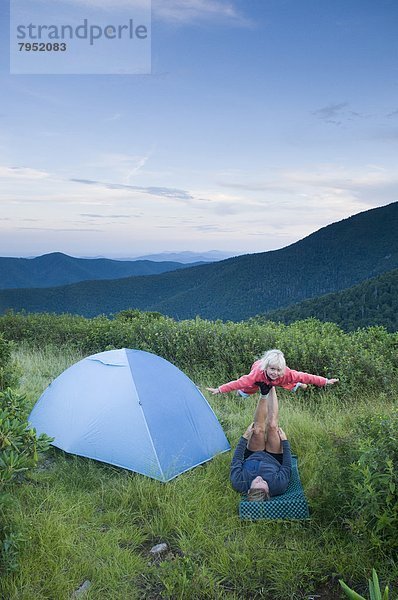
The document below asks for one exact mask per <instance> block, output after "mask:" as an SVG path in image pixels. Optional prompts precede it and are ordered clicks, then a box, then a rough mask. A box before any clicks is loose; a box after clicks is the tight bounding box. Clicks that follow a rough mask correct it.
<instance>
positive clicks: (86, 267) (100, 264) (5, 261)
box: [0, 252, 187, 289]
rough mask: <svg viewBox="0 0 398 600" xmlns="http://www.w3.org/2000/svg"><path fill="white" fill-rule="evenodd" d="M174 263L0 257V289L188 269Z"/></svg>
mask: <svg viewBox="0 0 398 600" xmlns="http://www.w3.org/2000/svg"><path fill="white" fill-rule="evenodd" d="M186 266H187V265H186V264H182V263H179V262H174V261H165V262H154V261H150V260H133V261H122V260H110V259H108V258H75V257H73V256H68V255H67V254H62V252H52V253H51V254H44V255H43V256H37V257H36V258H12V257H0V289H11V288H42V287H51V286H55V285H57V286H58V285H66V284H70V283H76V282H78V281H90V280H93V279H118V278H119V277H128V276H132V275H153V274H159V273H165V272H166V271H174V270H175V269H183V268H186Z"/></svg>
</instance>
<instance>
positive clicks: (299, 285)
mask: <svg viewBox="0 0 398 600" xmlns="http://www.w3.org/2000/svg"><path fill="white" fill-rule="evenodd" d="M397 231H398V203H397V202H395V203H392V204H389V205H387V206H383V207H380V208H375V209H371V210H368V211H365V212H362V213H359V214H357V215H354V216H352V217H350V218H348V219H344V220H342V221H339V222H337V223H333V224H331V225H328V226H327V227H323V228H322V229H320V230H319V231H316V232H315V233H312V234H311V235H309V236H307V237H306V238H304V239H302V240H300V241H299V242H296V243H294V244H291V245H290V246H287V247H285V248H282V249H280V250H275V251H270V252H263V253H257V254H247V255H243V256H237V257H233V258H229V259H227V260H222V261H220V262H215V263H211V264H205V265H200V266H194V267H189V268H184V269H179V270H177V271H172V272H167V273H162V274H160V275H151V276H145V277H142V276H138V277H129V278H126V279H117V280H113V281H84V282H81V283H77V284H73V285H68V286H63V287H57V288H54V287H52V288H46V289H45V290H40V289H28V290H3V291H1V292H0V310H1V311H4V310H5V309H7V308H13V309H15V310H20V309H25V310H27V311H40V312H41V311H49V312H56V313H60V312H71V313H78V314H82V315H85V316H94V315H97V314H100V313H104V314H111V313H115V312H118V311H119V310H123V309H126V308H138V309H142V310H154V311H159V312H161V313H163V314H167V315H170V316H172V317H175V318H177V319H186V318H193V317H195V316H196V315H200V316H201V317H204V318H208V319H224V320H227V319H230V320H234V321H239V320H243V319H247V318H249V317H252V316H254V315H258V314H259V313H268V312H269V311H270V310H274V309H279V308H282V307H286V306H288V305H291V304H294V303H297V302H301V301H303V300H306V299H310V298H315V297H317V296H321V295H324V294H328V293H331V292H337V291H341V290H344V289H347V288H350V287H352V286H354V285H356V284H359V283H361V282H364V281H366V280H368V279H371V278H373V277H376V276H378V275H380V274H382V273H385V272H388V271H392V270H393V269H397V268H398V236H397Z"/></svg>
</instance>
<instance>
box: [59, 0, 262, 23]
mask: <svg viewBox="0 0 398 600" xmlns="http://www.w3.org/2000/svg"><path fill="white" fill-rule="evenodd" d="M64 2H68V3H70V4H78V5H81V6H85V7H87V8H88V9H97V10H98V9H100V10H104V11H115V10H118V9H119V10H123V9H125V10H128V11H129V13H130V14H131V13H132V11H134V10H136V11H145V12H146V11H149V10H150V7H151V3H150V1H149V0H64ZM152 18H153V19H155V20H158V21H163V22H166V23H171V24H177V25H184V24H190V23H195V22H198V21H200V22H203V21H214V20H218V21H222V22H226V23H230V24H232V25H237V26H241V27H247V26H252V25H253V23H252V21H251V20H250V19H248V18H247V17H245V16H244V15H243V14H242V13H241V12H239V10H238V9H237V7H236V6H235V3H234V2H233V1H232V0H152Z"/></svg>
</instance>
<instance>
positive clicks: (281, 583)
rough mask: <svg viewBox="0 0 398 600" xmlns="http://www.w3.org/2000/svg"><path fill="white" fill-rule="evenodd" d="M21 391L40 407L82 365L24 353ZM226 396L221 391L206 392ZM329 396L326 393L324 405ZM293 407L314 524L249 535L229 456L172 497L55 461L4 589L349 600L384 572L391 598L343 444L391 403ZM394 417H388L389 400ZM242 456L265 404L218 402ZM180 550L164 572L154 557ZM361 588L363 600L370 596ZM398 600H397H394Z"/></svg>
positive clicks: (31, 501) (289, 412) (194, 475)
mask: <svg viewBox="0 0 398 600" xmlns="http://www.w3.org/2000/svg"><path fill="white" fill-rule="evenodd" d="M15 355H16V358H17V360H18V361H19V363H20V365H21V367H22V372H23V377H22V382H21V386H22V388H23V390H24V392H25V393H26V394H27V395H28V397H29V399H30V400H31V402H32V406H33V404H34V402H35V401H36V400H37V398H38V396H39V395H40V393H41V392H42V391H43V390H44V389H45V387H46V386H47V385H48V384H49V382H50V381H51V380H52V379H53V378H54V377H55V376H57V375H58V374H59V373H61V372H62V371H63V370H64V369H65V368H66V367H67V366H69V365H70V364H72V363H73V362H76V360H78V359H80V358H81V357H80V356H78V355H77V354H76V352H73V351H68V350H65V349H55V348H43V349H42V350H41V351H37V350H34V351H32V350H29V349H28V348H27V347H25V348H24V347H20V348H19V349H17V350H16V351H15ZM199 383H203V384H207V383H208V384H210V383H213V384H215V383H216V382H199ZM326 394H327V392H326ZM321 400H322V402H320V403H319V404H314V403H312V405H311V406H309V405H308V403H307V402H306V397H305V393H302V394H301V396H299V395H296V396H293V395H287V394H285V395H283V394H282V397H281V402H280V405H281V406H280V416H281V424H282V426H283V427H284V429H285V430H286V431H287V433H288V435H289V437H290V440H291V444H292V449H293V451H294V452H295V453H297V454H298V455H299V464H300V473H301V478H302V482H303V485H304V488H305V490H306V493H307V496H308V497H309V501H310V508H311V515H312V518H311V520H310V521H306V522H296V523H294V522H289V523H287V522H284V523H274V522H254V523H251V522H243V521H240V520H239V518H238V514H237V507H238V501H239V496H238V495H237V494H236V493H235V492H234V491H233V490H232V489H231V488H230V486H229V483H228V474H229V463H230V459H231V453H226V454H223V455H220V456H218V457H216V458H215V459H214V460H212V461H210V462H209V463H208V464H206V465H203V466H201V467H197V468H196V469H193V470H192V471H189V472H187V473H185V474H183V475H181V476H179V477H178V478H176V479H175V480H173V481H172V482H169V483H167V484H162V483H160V482H157V481H154V480H151V479H148V478H145V477H143V476H140V475H137V474H134V473H131V472H128V471H125V470H122V469H117V468H113V467H111V466H109V465H105V464H101V463H97V462H95V461H91V460H88V459H83V458H79V457H75V456H71V455H67V454H65V453H63V452H61V451H59V450H56V449H51V450H50V451H49V452H48V453H47V454H46V456H45V457H44V458H43V459H42V461H41V463H40V465H39V468H38V469H37V470H36V471H35V472H34V473H33V474H32V475H31V476H30V477H29V478H28V479H27V480H26V481H24V482H22V483H21V484H20V485H18V486H16V487H15V495H16V497H17V500H18V510H17V512H16V514H15V521H16V523H17V525H18V528H19V530H20V531H21V532H22V534H23V536H24V537H25V542H24V544H23V547H22V553H21V557H20V559H21V560H20V569H19V571H18V572H17V573H16V574H13V575H8V576H6V577H4V578H3V581H2V582H1V583H0V586H1V587H0V591H1V592H2V596H1V598H4V599H7V600H16V599H18V600H45V599H46V600H47V599H48V600H67V599H69V598H72V597H73V593H74V591H76V590H78V588H79V587H80V586H81V585H82V584H83V583H84V582H85V581H87V580H88V581H90V583H91V585H90V587H89V588H88V590H87V592H85V594H84V595H82V597H84V598H87V599H92V600H94V599H98V600H99V599H101V600H106V599H109V600H119V599H120V600H125V599H127V598H128V599H129V600H130V599H131V600H133V599H135V598H140V599H141V598H148V599H149V600H151V599H155V598H171V599H185V598H186V599H201V598H209V599H213V598H214V599H218V598H220V599H222V598H228V599H231V600H232V599H236V600H238V599H242V598H253V599H254V598H266V599H270V600H278V599H292V600H294V599H309V598H311V597H313V598H320V600H324V599H329V600H331V599H337V598H341V597H342V594H341V593H340V588H339V585H338V578H339V577H343V578H344V579H345V580H346V581H348V582H350V583H351V582H355V584H356V589H357V590H358V591H362V593H363V592H364V588H362V590H361V589H360V587H361V584H362V585H363V584H364V583H365V582H366V579H367V577H368V576H369V574H370V572H371V569H372V567H373V566H376V568H377V569H378V572H379V575H380V577H381V579H382V581H383V582H384V581H387V580H388V581H389V582H390V584H393V583H394V582H396V581H397V580H398V569H397V565H396V563H395V562H394V561H393V559H392V557H391V556H383V554H382V552H381V551H380V550H379V551H377V552H376V551H375V550H374V549H373V548H372V546H371V544H370V542H369V540H367V539H361V538H356V537H355V536H354V535H353V534H351V533H350V532H349V531H348V530H346V529H344V528H342V523H341V520H339V519H337V518H336V517H335V515H334V506H336V503H338V502H339V498H336V492H335V490H334V489H333V477H329V476H328V475H329V473H330V472H331V471H333V473H335V471H336V469H337V468H338V452H336V453H333V452H334V450H333V449H335V448H336V447H338V445H339V443H340V442H339V441H340V440H343V439H347V436H348V435H349V431H350V424H351V423H352V420H353V419H355V418H356V417H357V416H358V414H362V413H363V414H368V413H369V412H370V411H374V410H377V407H378V405H379V404H380V402H381V400H379V399H377V398H373V399H372V406H371V407H369V404H368V403H366V402H364V403H359V402H352V403H350V404H348V405H347V406H342V405H341V404H338V403H337V401H335V402H332V401H330V400H328V397H322V398H321ZM382 401H383V408H384V409H386V405H385V399H383V400H382ZM210 402H211V404H212V406H213V408H214V410H215V411H216V413H217V415H218V417H219V419H220V421H221V423H222V425H223V427H224V430H225V432H226V434H227V437H228V438H229V440H230V442H231V445H234V444H235V443H236V441H237V440H238V438H239V436H240V434H241V433H242V431H243V430H244V429H245V428H246V426H247V424H248V423H249V422H250V421H251V420H252V415H253V412H254V407H255V402H256V399H255V398H251V399H249V400H246V401H243V400H239V399H237V398H234V397H232V396H230V397H212V398H211V399H210ZM159 542H166V543H167V544H168V551H167V553H165V554H164V555H162V558H161V559H160V558H154V557H153V556H152V555H151V554H150V552H149V550H150V548H151V547H152V546H154V545H155V544H157V543H159ZM358 585H359V588H358ZM392 597H393V598H394V595H393V596H392Z"/></svg>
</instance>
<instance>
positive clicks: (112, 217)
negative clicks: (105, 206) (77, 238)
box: [80, 213, 137, 219]
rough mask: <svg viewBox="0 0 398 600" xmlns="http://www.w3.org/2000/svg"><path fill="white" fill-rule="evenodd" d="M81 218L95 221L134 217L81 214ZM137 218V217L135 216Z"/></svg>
mask: <svg viewBox="0 0 398 600" xmlns="http://www.w3.org/2000/svg"><path fill="white" fill-rule="evenodd" d="M80 216H81V217H90V218H94V219H130V218H131V217H132V215H99V214H95V213H94V214H93V213H80ZM134 216H137V215H134Z"/></svg>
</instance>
